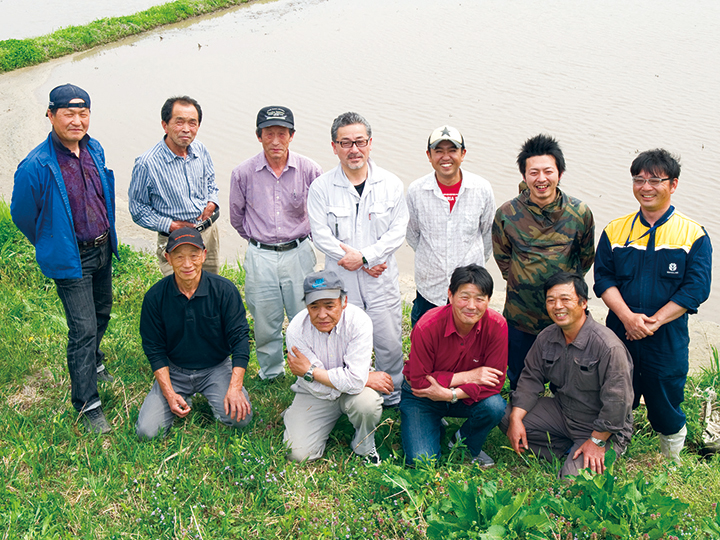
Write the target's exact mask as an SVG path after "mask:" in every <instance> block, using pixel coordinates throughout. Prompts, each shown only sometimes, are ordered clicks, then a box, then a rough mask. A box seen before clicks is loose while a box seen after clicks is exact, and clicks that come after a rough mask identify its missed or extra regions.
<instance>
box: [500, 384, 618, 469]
mask: <svg viewBox="0 0 720 540" xmlns="http://www.w3.org/2000/svg"><path fill="white" fill-rule="evenodd" d="M510 411H512V403H508V406H507V408H506V409H505V416H503V419H502V420H501V421H500V426H499V427H500V429H501V430H502V432H503V433H505V434H507V430H508V426H509V424H510ZM523 425H524V426H525V433H526V436H527V442H528V446H529V447H530V450H532V452H533V453H534V454H535V455H537V456H540V457H542V458H544V459H547V460H549V461H552V460H553V459H554V458H558V459H563V458H565V462H564V463H563V466H562V469H561V470H560V474H559V476H560V477H561V478H563V477H565V476H568V475H573V476H577V474H578V472H579V471H580V469H582V468H583V455H582V454H580V456H578V458H577V459H572V456H573V454H574V453H575V451H576V450H577V449H578V448H580V447H581V446H582V445H583V443H584V442H585V441H587V440H588V439H589V438H590V435H591V434H592V432H593V430H594V429H595V428H594V427H593V425H592V423H587V424H578V423H576V422H575V423H572V424H571V423H570V422H568V419H567V418H566V417H565V415H564V414H563V412H562V409H560V405H559V404H558V401H557V400H556V399H554V398H551V397H541V398H540V399H539V400H538V402H537V403H536V404H535V407H533V409H532V410H531V411H530V412H528V413H527V414H526V415H525V418H523ZM610 440H611V441H613V449H614V450H615V452H617V455H618V456H619V455H620V454H622V453H623V452H625V447H621V446H619V445H618V444H617V442H616V441H615V438H614V437H611V438H610Z"/></svg>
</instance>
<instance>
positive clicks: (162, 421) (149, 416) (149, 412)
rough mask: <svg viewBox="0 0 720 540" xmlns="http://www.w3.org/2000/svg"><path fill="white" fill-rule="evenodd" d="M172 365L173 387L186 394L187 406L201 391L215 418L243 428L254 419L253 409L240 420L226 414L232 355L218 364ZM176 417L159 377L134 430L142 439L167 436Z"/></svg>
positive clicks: (190, 405) (228, 424) (244, 391)
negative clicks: (204, 365)
mask: <svg viewBox="0 0 720 540" xmlns="http://www.w3.org/2000/svg"><path fill="white" fill-rule="evenodd" d="M169 369H170V383H172V387H173V390H175V392H177V393H178V394H180V395H181V396H182V397H183V399H184V400H185V401H186V402H187V404H188V407H192V399H191V397H192V396H193V394H196V393H199V394H202V395H203V396H205V397H206V398H207V400H208V403H209V404H210V407H211V408H212V410H213V415H214V416H215V418H216V419H217V420H219V421H220V422H222V423H223V424H225V425H226V426H229V427H231V428H235V429H238V428H243V427H245V426H247V425H248V424H249V423H250V420H252V410H251V411H250V413H249V414H248V415H247V416H245V419H244V420H241V421H239V422H238V421H236V420H235V419H234V418H230V415H228V414H225V402H224V400H225V394H227V391H228V388H229V387H230V379H231V378H232V361H231V360H230V358H229V357H228V358H226V359H225V360H223V361H222V362H220V363H219V364H218V365H216V366H212V367H209V368H205V369H183V368H181V367H178V366H175V365H173V364H170V366H169ZM242 391H243V394H245V399H247V400H248V403H250V397H249V396H248V393H247V390H245V386H243V389H242ZM251 407H252V404H251ZM174 421H175V414H174V413H173V412H172V411H171V410H170V405H168V402H167V400H166V399H165V396H164V395H163V393H162V390H160V385H159V384H158V382H157V380H156V381H155V383H154V384H153V386H152V388H151V389H150V393H148V395H147V397H146V398H145V401H143V404H142V407H141V408H140V414H139V415H138V420H137V424H135V432H136V433H137V435H138V437H140V438H141V439H152V438H153V437H157V436H158V435H160V436H164V435H165V434H167V432H168V430H169V429H170V427H171V426H172V425H173V422H174Z"/></svg>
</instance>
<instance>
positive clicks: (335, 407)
mask: <svg viewBox="0 0 720 540" xmlns="http://www.w3.org/2000/svg"><path fill="white" fill-rule="evenodd" d="M382 404H383V400H382V398H381V397H380V394H378V393H377V392H376V391H375V390H373V389H372V388H367V387H366V388H363V390H362V392H360V393H359V394H355V395H350V394H341V395H340V397H339V398H337V399H334V400H327V399H319V398H316V397H315V396H313V395H312V394H305V393H297V394H295V399H293V402H292V404H291V405H290V407H288V408H287V410H286V411H285V413H284V415H283V419H284V421H285V434H284V435H283V440H284V441H285V442H286V443H287V444H288V446H289V447H290V454H289V456H288V457H289V458H290V459H292V460H293V461H303V460H305V459H307V460H313V459H318V458H321V457H322V455H323V453H324V452H325V444H326V443H327V440H328V437H329V436H330V432H331V431H332V429H333V427H335V422H337V421H338V418H340V416H341V415H343V414H347V416H348V420H350V423H351V424H352V425H353V427H354V428H355V436H354V437H353V439H352V442H351V443H350V446H351V448H352V449H353V451H354V452H355V453H356V454H359V455H361V456H364V455H366V454H369V453H370V452H372V450H373V448H375V434H374V433H372V432H373V430H374V429H375V427H376V426H377V424H378V422H379V421H380V417H381V416H382Z"/></svg>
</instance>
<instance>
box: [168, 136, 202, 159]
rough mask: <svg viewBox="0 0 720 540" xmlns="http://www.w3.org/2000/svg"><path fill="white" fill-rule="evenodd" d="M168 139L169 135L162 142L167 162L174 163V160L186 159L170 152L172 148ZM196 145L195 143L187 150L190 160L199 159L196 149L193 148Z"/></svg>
mask: <svg viewBox="0 0 720 540" xmlns="http://www.w3.org/2000/svg"><path fill="white" fill-rule="evenodd" d="M166 139H167V135H165V137H163V140H162V148H163V149H162V152H163V154H164V157H165V161H167V162H170V161H173V160H174V159H185V158H182V157H180V156H178V155H177V154H176V153H175V152H173V151H172V150H170V147H169V146H168V145H167V142H166ZM194 144H195V143H194V141H193V142H191V143H190V145H189V146H188V149H187V154H188V155H187V158H188V159H190V158H192V159H195V158H196V157H197V153H196V152H195V147H194V146H193V145H194Z"/></svg>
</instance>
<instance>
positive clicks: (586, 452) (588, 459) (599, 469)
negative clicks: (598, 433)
mask: <svg viewBox="0 0 720 540" xmlns="http://www.w3.org/2000/svg"><path fill="white" fill-rule="evenodd" d="M580 454H582V455H583V468H584V469H587V468H588V467H590V469H591V470H592V471H593V472H596V473H598V474H602V473H604V472H605V448H600V447H599V446H598V445H597V444H595V443H594V442H592V440H591V439H588V440H587V441H585V442H584V443H583V445H582V446H581V447H580V448H578V449H577V450H576V451H575V453H574V454H573V457H572V458H573V459H577V458H578V456H579V455H580Z"/></svg>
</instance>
